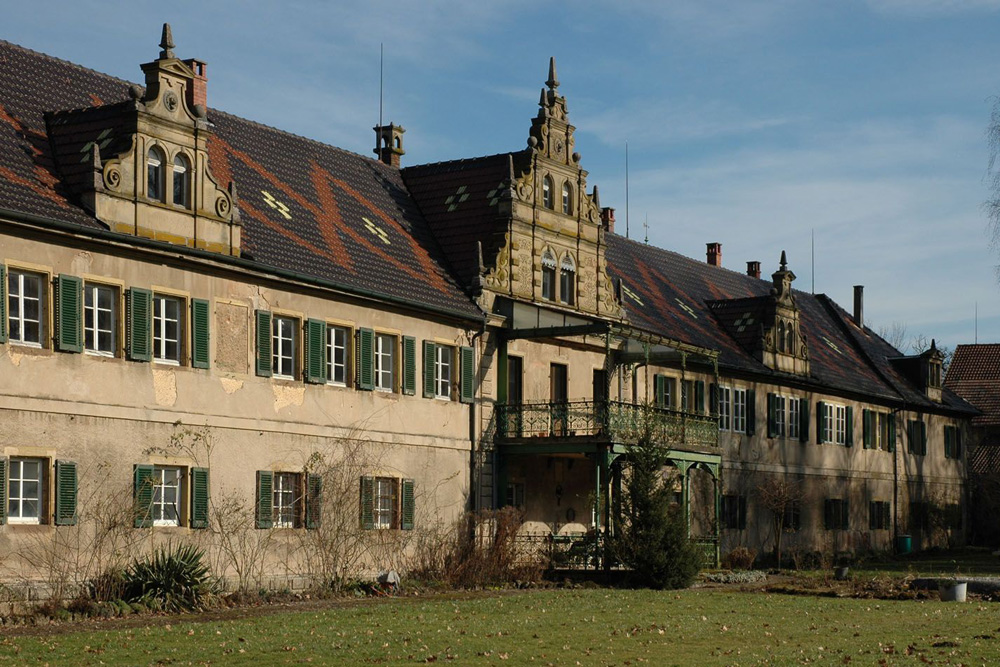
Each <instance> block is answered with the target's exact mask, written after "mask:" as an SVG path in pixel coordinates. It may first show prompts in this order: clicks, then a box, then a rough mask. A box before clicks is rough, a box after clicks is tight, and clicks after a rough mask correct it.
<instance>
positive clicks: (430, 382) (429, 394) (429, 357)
mask: <svg viewBox="0 0 1000 667" xmlns="http://www.w3.org/2000/svg"><path fill="white" fill-rule="evenodd" d="M435 349H437V345H435V344H434V343H433V342H431V341H429V340H425V341H424V398H434V350H435Z"/></svg>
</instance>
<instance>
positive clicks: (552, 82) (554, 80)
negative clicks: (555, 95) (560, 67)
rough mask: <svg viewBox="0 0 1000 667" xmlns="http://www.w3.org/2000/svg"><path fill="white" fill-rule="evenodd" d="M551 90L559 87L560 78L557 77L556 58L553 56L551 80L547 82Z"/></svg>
mask: <svg viewBox="0 0 1000 667" xmlns="http://www.w3.org/2000/svg"><path fill="white" fill-rule="evenodd" d="M545 85H546V86H548V87H549V88H550V89H551V90H555V89H556V88H558V87H559V79H557V78H556V58H555V56H552V57H550V58H549V80H548V81H546V82H545Z"/></svg>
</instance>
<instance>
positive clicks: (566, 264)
mask: <svg viewBox="0 0 1000 667" xmlns="http://www.w3.org/2000/svg"><path fill="white" fill-rule="evenodd" d="M559 300H560V301H562V302H563V303H565V304H566V305H568V306H572V305H573V304H574V303H575V302H576V262H574V261H573V257H572V255H570V254H569V253H566V254H565V255H564V256H563V258H562V262H560V264H559Z"/></svg>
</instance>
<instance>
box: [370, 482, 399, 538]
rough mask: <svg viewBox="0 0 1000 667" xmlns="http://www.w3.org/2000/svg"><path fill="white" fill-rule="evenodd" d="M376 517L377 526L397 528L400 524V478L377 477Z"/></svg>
mask: <svg viewBox="0 0 1000 667" xmlns="http://www.w3.org/2000/svg"><path fill="white" fill-rule="evenodd" d="M374 519H375V527H376V528H396V527H397V526H398V525H399V480H398V479H396V478H394V477H376V478H375V505H374Z"/></svg>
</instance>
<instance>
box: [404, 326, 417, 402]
mask: <svg viewBox="0 0 1000 667" xmlns="http://www.w3.org/2000/svg"><path fill="white" fill-rule="evenodd" d="M403 393H404V394H406V395H407V396H413V395H414V394H415V393H417V339H416V338H414V337H413V336H403Z"/></svg>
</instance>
